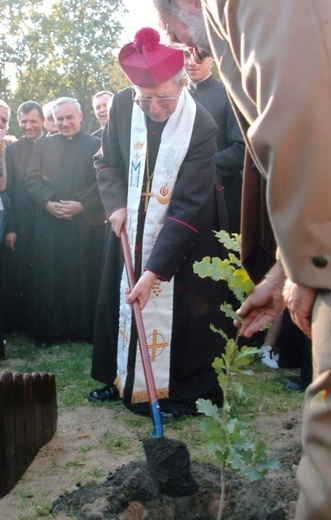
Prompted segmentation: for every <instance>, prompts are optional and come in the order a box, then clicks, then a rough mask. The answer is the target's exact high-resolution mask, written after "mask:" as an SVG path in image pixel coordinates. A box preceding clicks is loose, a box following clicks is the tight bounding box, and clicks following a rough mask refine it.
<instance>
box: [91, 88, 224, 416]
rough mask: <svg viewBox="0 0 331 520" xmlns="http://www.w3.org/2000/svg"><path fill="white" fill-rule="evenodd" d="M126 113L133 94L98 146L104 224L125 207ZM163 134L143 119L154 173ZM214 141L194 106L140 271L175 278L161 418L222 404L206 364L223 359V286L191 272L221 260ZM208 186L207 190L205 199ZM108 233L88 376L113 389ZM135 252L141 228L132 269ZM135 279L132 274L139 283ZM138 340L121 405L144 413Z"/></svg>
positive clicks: (117, 274)
mask: <svg viewBox="0 0 331 520" xmlns="http://www.w3.org/2000/svg"><path fill="white" fill-rule="evenodd" d="M131 113H132V100H131V89H127V90H124V91H122V92H120V93H118V94H116V95H115V97H114V103H113V106H112V113H111V118H110V122H109V123H108V124H107V125H106V127H105V130H104V133H103V138H102V147H101V149H100V152H99V153H98V154H97V159H96V169H97V175H98V185H99V189H100V193H101V197H102V200H103V203H104V206H105V210H106V215H107V216H108V217H109V215H111V213H112V212H113V211H115V210H116V209H118V208H120V207H123V206H126V202H127V179H128V172H129V144H130V134H131V130H130V129H131ZM163 128H164V124H163V123H159V124H155V123H153V122H152V121H151V120H149V119H148V118H147V139H148V155H149V164H150V167H151V168H153V165H154V164H155V160H156V155H157V151H158V147H159V144H160V139H161V134H162V130H163ZM215 136H216V125H215V123H214V121H213V120H212V118H211V116H210V115H209V114H208V112H207V111H206V110H205V109H204V108H203V107H201V106H197V113H196V118H195V122H194V127H193V132H192V136H191V141H190V146H189V150H188V152H187V155H186V158H185V159H184V161H183V163H182V166H181V167H180V169H179V172H178V177H177V181H176V184H175V189H174V192H173V195H172V199H171V203H170V206H169V210H168V217H170V218H169V219H167V218H166V220H165V223H164V226H163V228H162V230H161V232H160V234H159V236H158V237H157V240H156V242H155V245H154V247H153V251H152V253H151V256H150V258H149V260H148V261H147V264H146V266H142V269H143V268H144V267H145V268H147V269H149V270H150V271H152V272H154V273H157V274H158V275H159V277H160V279H162V280H165V282H162V283H166V281H167V280H170V279H171V278H172V277H174V309H173V327H172V341H171V359H170V386H169V398H167V399H160V406H161V410H162V411H180V412H184V413H195V411H196V407H195V401H196V399H198V398H199V397H204V398H210V399H212V400H213V401H214V402H215V403H217V404H221V402H222V396H221V391H220V388H219V386H218V384H217V380H216V375H215V371H214V369H213V368H212V366H211V364H212V361H213V360H214V358H215V357H216V356H218V355H221V354H222V352H223V349H224V344H223V340H222V338H221V336H220V335H218V334H216V333H214V332H212V331H211V330H210V324H211V323H213V324H215V325H216V326H222V328H224V318H223V317H222V315H221V312H220V310H219V307H220V304H221V303H222V302H223V301H224V300H226V287H224V285H223V284H222V283H216V282H213V281H211V280H210V279H204V280H202V279H200V278H199V277H198V276H197V275H196V274H194V272H193V263H194V261H195V260H201V259H202V258H203V257H204V256H221V257H222V255H223V249H222V247H221V246H220V244H219V242H218V241H217V239H216V238H215V236H214V233H213V231H214V230H219V229H224V228H226V226H227V215H226V209H225V202H224V197H223V191H222V187H221V186H219V185H218V184H217V177H216V174H215V165H214V162H213V153H214V149H215ZM179 138H180V136H179ZM145 174H146V172H145ZM205 183H209V185H210V189H209V188H208V189H207V191H208V195H207V196H206V188H205ZM214 185H215V187H214ZM144 191H145V186H144V185H143V187H142V192H144ZM199 193H201V197H200V198H199ZM143 199H144V198H143ZM192 200H194V203H193V202H192ZM143 207H144V204H140V211H139V215H140V216H139V219H140V222H142V221H143V218H142V216H141V212H142V211H143ZM197 216H199V217H197ZM183 219H187V220H186V221H187V222H189V223H190V225H187V226H185V225H183ZM180 222H181V223H180ZM142 225H143V224H142ZM193 227H196V228H197V229H198V233H196V232H194V231H193ZM107 233H108V234H107V239H106V241H105V257H104V267H103V274H102V282H101V286H100V295H99V301H98V307H97V316H96V329H95V335H94V348H93V360H92V377H93V378H94V379H96V380H98V381H101V382H104V383H107V384H112V383H113V382H114V381H115V379H116V374H117V363H116V361H117V340H118V319H119V284H120V278H121V272H122V268H123V261H122V256H121V251H120V244H119V239H118V238H117V237H116V236H115V234H114V233H113V232H112V231H111V230H110V229H109V228H108V230H107ZM197 236H198V238H197ZM140 246H141V237H140V236H139V225H138V234H137V238H136V253H137V254H136V263H135V265H136V266H137V265H138V266H139V265H140V262H139V254H140V250H141V249H140ZM139 275H140V273H138V272H136V276H137V277H138V276H139ZM135 340H136V335H135V333H134V331H132V333H131V342H130V353H129V359H128V368H127V373H128V376H127V381H126V385H125V390H124V403H125V404H126V405H127V406H128V407H130V408H132V409H133V410H135V411H148V409H149V405H148V403H139V404H138V403H135V404H132V403H131V394H132V386H133V370H134V366H135V356H136V341H135Z"/></svg>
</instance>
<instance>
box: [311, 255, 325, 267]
mask: <svg viewBox="0 0 331 520" xmlns="http://www.w3.org/2000/svg"><path fill="white" fill-rule="evenodd" d="M312 261H313V264H314V266H315V267H326V266H327V265H328V261H327V259H326V258H324V257H323V256H313V259H312Z"/></svg>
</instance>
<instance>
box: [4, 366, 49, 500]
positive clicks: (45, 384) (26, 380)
mask: <svg viewBox="0 0 331 520" xmlns="http://www.w3.org/2000/svg"><path fill="white" fill-rule="evenodd" d="M56 427H57V400H56V384H55V376H54V374H51V373H43V372H34V373H31V374H22V373H18V372H10V371H8V370H5V371H3V372H0V497H3V496H5V495H6V494H7V493H9V491H10V490H11V489H13V487H14V486H15V484H16V483H17V482H18V480H19V479H20V478H21V477H22V475H23V474H24V473H25V471H26V469H27V468H28V466H29V465H30V464H31V462H32V461H33V459H34V458H35V456H36V455H37V453H38V451H39V450H40V448H41V447H42V446H44V444H46V443H47V442H49V441H50V439H51V438H52V437H53V435H54V433H55V432H56Z"/></svg>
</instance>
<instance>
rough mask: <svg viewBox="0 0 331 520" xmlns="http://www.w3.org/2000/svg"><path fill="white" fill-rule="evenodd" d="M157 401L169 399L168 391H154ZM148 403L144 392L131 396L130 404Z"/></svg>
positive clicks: (146, 394)
mask: <svg viewBox="0 0 331 520" xmlns="http://www.w3.org/2000/svg"><path fill="white" fill-rule="evenodd" d="M156 397H157V400H159V399H167V398H168V397H169V390H168V389H167V388H161V389H160V390H156ZM148 401H149V396H148V393H147V391H146V392H136V393H135V394H132V397H131V403H132V404H135V403H146V402H148Z"/></svg>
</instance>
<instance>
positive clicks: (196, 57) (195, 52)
mask: <svg viewBox="0 0 331 520" xmlns="http://www.w3.org/2000/svg"><path fill="white" fill-rule="evenodd" d="M184 56H185V58H191V59H192V60H193V61H194V63H196V64H197V65H201V64H202V63H203V62H204V61H205V59H206V58H209V57H210V54H209V52H206V51H201V50H199V49H197V48H196V47H186V48H185V50H184Z"/></svg>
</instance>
